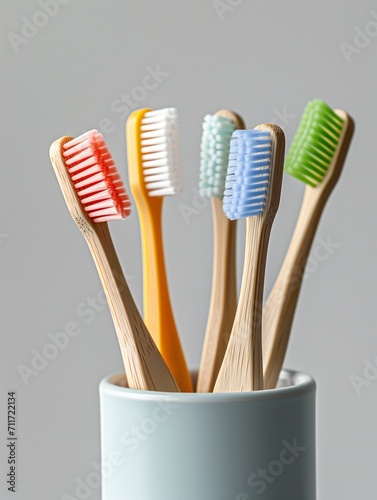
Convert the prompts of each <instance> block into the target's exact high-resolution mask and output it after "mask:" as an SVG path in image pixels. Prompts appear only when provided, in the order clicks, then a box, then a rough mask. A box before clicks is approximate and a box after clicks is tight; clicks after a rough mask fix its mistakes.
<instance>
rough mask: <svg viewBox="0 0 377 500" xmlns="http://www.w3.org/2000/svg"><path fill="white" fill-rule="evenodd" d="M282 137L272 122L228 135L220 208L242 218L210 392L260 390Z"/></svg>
mask: <svg viewBox="0 0 377 500" xmlns="http://www.w3.org/2000/svg"><path fill="white" fill-rule="evenodd" d="M284 148H285V137H284V133H283V131H282V130H281V129H280V128H279V127H277V126H276V125H258V127H256V128H255V129H254V130H236V131H235V132H234V133H233V135H232V140H231V145H230V154H229V164H228V172H227V178H226V185H225V187H226V190H225V195H224V205H223V208H224V212H225V214H226V215H227V217H228V218H229V219H231V220H234V219H240V218H246V247H245V261H244V268H243V276H242V284H241V291H240V298H239V302H238V307H237V311H236V316H235V320H234V323H233V328H232V332H231V335H230V339H229V343H228V347H227V350H226V353H225V356H224V360H223V363H222V365H221V368H220V372H219V375H218V377H217V380H216V384H215V388H214V392H241V391H253V390H260V389H263V366H262V365H263V363H262V339H261V332H262V321H261V319H262V300H263V287H264V274H265V267H266V257H267V248H268V241H269V237H270V232H271V227H272V223H273V221H274V218H275V215H276V212H277V209H278V206H279V201H280V191H281V183H282V175H283V163H284Z"/></svg>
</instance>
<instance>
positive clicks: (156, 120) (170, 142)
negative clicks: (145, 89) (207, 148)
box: [127, 108, 183, 198]
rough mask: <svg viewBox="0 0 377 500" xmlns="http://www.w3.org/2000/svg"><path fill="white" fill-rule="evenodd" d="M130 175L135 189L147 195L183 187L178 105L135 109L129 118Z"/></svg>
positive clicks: (160, 193) (168, 191)
mask: <svg viewBox="0 0 377 500" xmlns="http://www.w3.org/2000/svg"><path fill="white" fill-rule="evenodd" d="M127 148H128V158H129V161H128V165H129V178H130V186H131V190H132V192H133V193H134V194H135V192H136V191H142V192H143V193H144V195H146V196H147V197H157V198H158V197H163V196H169V195H175V194H178V193H180V192H181V190H182V184H183V182H182V171H181V163H180V156H179V141H178V113H177V110H176V109H175V108H165V109H159V110H157V111H153V110H150V109H142V110H137V111H134V112H133V113H132V114H131V115H130V117H129V118H128V120H127Z"/></svg>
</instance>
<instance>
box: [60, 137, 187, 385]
mask: <svg viewBox="0 0 377 500" xmlns="http://www.w3.org/2000/svg"><path fill="white" fill-rule="evenodd" d="M50 158H51V163H52V165H53V167H54V170H55V174H56V176H57V179H58V181H59V185H60V188H61V190H62V193H63V196H64V198H65V201H66V203H67V207H68V210H69V212H70V214H71V216H72V218H73V220H74V221H75V222H76V224H77V226H78V228H79V229H80V231H81V233H82V235H83V236H84V238H85V240H86V242H87V244H88V246H89V249H90V251H91V254H92V256H93V259H94V262H95V264H96V267H97V270H98V273H99V276H100V278H101V282H102V286H103V289H104V291H105V294H106V298H107V301H108V304H109V308H110V312H111V315H112V318H113V321H114V325H115V329H116V332H117V336H118V341H119V345H120V349H121V352H122V357H123V362H124V367H125V372H126V376H127V381H128V385H129V387H130V388H133V389H143V390H153V391H169V392H176V391H178V388H177V385H176V383H175V381H174V379H173V377H172V375H171V374H170V372H169V370H168V368H167V366H166V364H165V362H164V360H163V359H162V357H161V355H160V353H159V351H158V349H157V347H156V345H155V344H154V342H153V340H152V338H151V336H150V334H149V332H148V330H147V328H146V327H145V324H144V322H143V320H142V318H141V316H140V314H139V311H138V309H137V307H136V305H135V302H134V300H133V298H132V295H131V292H130V290H129V288H128V285H127V281H126V279H125V277H124V275H123V271H122V268H121V266H120V263H119V260H118V257H117V255H116V252H115V248H114V246H113V243H112V240H111V236H110V232H109V229H108V225H107V221H109V220H116V219H121V218H124V217H126V216H128V215H129V213H130V201H129V198H128V195H127V194H126V191H125V189H124V187H123V183H122V180H121V178H120V176H119V174H118V172H117V169H116V166H115V164H114V161H113V159H112V157H111V154H110V152H109V150H108V149H107V146H106V144H105V142H104V140H103V137H102V135H101V134H99V133H98V132H97V131H96V130H92V131H90V132H87V133H85V134H83V135H81V136H80V137H78V138H76V139H73V138H72V137H62V138H61V139H58V140H57V141H55V142H54V143H53V144H52V145H51V148H50Z"/></svg>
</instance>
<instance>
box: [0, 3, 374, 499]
mask: <svg viewBox="0 0 377 500" xmlns="http://www.w3.org/2000/svg"><path fill="white" fill-rule="evenodd" d="M218 5H220V4H218ZM223 5H227V6H228V8H227V10H226V11H225V12H224V13H223V14H222V15H219V13H218V12H217V11H216V3H215V2H212V1H211V0H209V1H207V0H206V1H203V0H202V1H199V0H195V1H193V0H191V1H190V2H182V1H181V2H177V1H173V0H171V1H167V0H164V1H158V2H157V1H152V0H149V1H147V0H141V1H140V0H139V1H137V2H136V1H107V2H105V1H102V2H101V1H99V0H95V1H93V0H92V1H89V0H81V1H80V2H74V1H71V2H68V3H67V4H66V5H61V6H60V9H59V12H58V13H57V14H56V15H55V16H54V17H53V18H51V19H49V20H48V23H47V24H46V25H45V26H44V27H41V28H40V29H39V30H38V32H37V34H36V35H35V36H34V37H33V38H31V39H30V40H29V41H28V43H25V44H22V45H21V46H20V47H19V48H20V50H19V53H15V51H14V50H13V49H12V46H11V44H10V42H9V39H8V34H9V33H10V32H14V33H17V34H21V28H22V24H23V21H22V18H23V16H26V17H27V18H28V19H32V18H33V15H34V14H35V13H36V12H37V11H39V10H40V6H39V5H38V3H37V1H34V0H33V1H30V0H28V1H26V0H22V1H17V2H14V0H2V2H1V11H2V12H1V14H2V15H1V37H2V38H1V40H2V44H1V65H2V72H1V89H2V98H1V118H2V120H1V122H2V129H1V134H0V137H1V162H2V175H1V182H0V200H1V216H0V217H1V223H0V234H1V237H0V238H1V239H0V241H1V243H0V261H1V276H0V280H1V297H0V304H1V306H0V307H1V315H0V321H1V332H2V337H1V338H2V348H1V366H2V376H1V397H2V402H1V408H2V410H1V412H0V415H1V419H2V420H1V422H0V424H1V427H0V428H1V433H2V434H1V435H2V437H3V438H2V441H1V443H2V444H1V446H2V451H1V453H0V457H1V464H2V467H1V470H2V471H4V472H3V478H2V479H1V493H0V496H1V498H8V497H9V498H14V497H16V498H19V499H22V500H52V499H59V500H60V499H62V498H64V494H67V495H71V497H73V498H76V497H75V487H76V480H77V479H78V478H81V479H83V480H85V478H86V477H87V476H88V474H90V473H91V472H93V471H94V470H95V468H93V462H96V463H99V460H100V456H99V415H98V383H99V381H100V380H101V379H102V377H104V376H105V375H107V374H109V373H113V372H119V371H121V370H122V362H121V357H120V353H119V349H118V345H117V341H116V337H115V333H114V330H113V326H112V322H111V318H110V315H109V312H108V310H107V308H104V309H103V310H101V311H98V312H96V313H95V320H94V321H93V322H91V323H86V322H85V317H82V316H79V315H78V313H77V308H78V307H79V306H80V304H82V303H83V302H85V301H86V300H87V298H88V297H95V296H96V295H97V293H98V292H99V290H100V283H99V279H98V277H97V275H96V272H95V268H94V265H93V262H92V259H91V257H90V255H89V251H88V249H87V247H86V245H85V242H84V240H83V238H82V236H81V234H80V232H79V231H78V230H77V228H76V226H75V224H74V223H73V221H72V220H71V218H70V216H69V214H68V212H67V209H66V206H65V203H64V201H63V198H62V195H61V193H60V190H59V188H58V185H57V181H56V179H55V176H54V174H53V171H52V168H51V166H50V163H49V158H48V148H49V145H50V143H51V142H52V141H53V140H54V139H56V138H58V137H60V136H62V135H73V136H77V135H79V134H80V133H82V132H84V131H85V130H87V129H90V128H99V127H100V124H101V123H102V122H101V121H102V120H103V119H104V118H107V119H109V120H111V129H112V131H111V133H108V134H105V139H106V141H107V142H108V145H109V147H110V149H111V151H112V152H113V155H114V157H115V160H116V162H117V165H118V167H119V169H120V170H121V172H122V174H123V176H124V178H125V180H126V181H127V173H126V151H125V141H124V125H125V120H124V119H123V117H122V116H121V113H119V111H118V112H116V111H114V106H116V103H115V104H114V101H116V99H119V98H120V97H121V95H122V94H130V93H131V92H132V91H133V89H134V88H135V86H138V85H140V84H141V82H142V80H143V77H144V75H146V67H148V66H149V67H151V68H155V67H156V65H160V68H161V70H162V71H164V72H165V73H168V75H166V76H165V77H164V78H163V79H162V81H161V82H160V83H159V84H158V85H157V87H156V88H155V89H154V90H150V91H148V92H147V95H146V96H145V98H144V99H143V100H142V101H140V102H139V103H138V104H137V107H145V106H150V107H153V108H157V109H158V108H162V107H166V106H176V107H177V108H178V109H179V112H180V125H181V149H182V158H183V167H184V173H185V190H184V192H183V194H182V195H180V196H178V197H176V198H171V199H168V200H166V203H165V211H164V236H165V247H166V261H167V267H168V275H169V279H170V289H171V295H172V302H173V306H174V310H175V314H176V320H177V323H178V326H179V330H180V332H181V336H182V342H183V344H184V348H185V352H186V354H187V358H188V362H189V364H190V366H191V367H197V366H198V363H199V359H200V350H201V345H202V339H203V334H204V328H205V324H206V318H207V311H208V302H209V292H210V283H211V269H212V265H211V259H212V230H211V211H210V208H209V206H208V205H205V202H203V200H201V201H200V200H199V203H202V205H205V206H202V208H200V209H199V210H198V213H196V214H195V215H192V216H191V217H190V219H189V221H188V222H187V221H185V220H184V218H183V216H182V213H181V209H182V204H186V205H188V206H191V207H195V203H198V200H197V199H196V193H195V189H196V185H197V179H198V161H199V160H198V158H199V143H200V135H201V123H202V119H203V116H204V115H205V114H206V113H212V112H215V111H216V110H218V109H219V108H230V109H234V110H235V111H237V112H239V113H240V114H242V115H243V117H244V118H245V120H246V122H247V124H248V126H249V127H253V126H255V125H256V124H258V123H260V122H266V121H270V120H273V121H275V122H276V123H278V124H279V125H282V126H283V128H284V130H285V132H286V136H287V143H288V145H289V144H290V142H291V140H292V137H293V134H294V133H295V130H296V128H297V125H298V123H299V119H300V115H301V113H302V110H303V108H304V106H305V104H306V102H307V101H308V100H310V99H313V98H315V97H320V98H322V99H324V100H325V101H327V102H328V103H329V104H330V105H331V106H333V107H342V108H344V109H346V110H348V111H349V113H350V114H351V115H353V117H354V118H355V120H356V125H357V130H356V134H355V137H354V141H353V144H352V147H351V151H350V154H349V156H348V159H347V162H346V166H345V172H344V174H343V176H342V179H341V182H340V183H339V185H338V186H337V188H336V190H335V192H334V194H333V196H332V197H331V199H330V202H329V204H328V206H327V208H326V211H325V213H324V215H323V218H322V221H321V224H320V227H319V229H318V233H317V238H316V241H315V243H314V245H315V246H316V245H318V244H320V243H319V241H320V238H322V239H323V240H326V238H328V237H329V238H331V240H332V241H333V242H335V243H337V244H338V246H337V247H336V248H335V249H334V250H333V252H332V253H331V254H328V259H327V260H324V261H322V262H315V261H311V268H310V272H309V273H308V275H307V278H306V279H305V283H304V285H303V289H302V294H301V297H300V302H299V307H298V311H297V314H296V318H295V323H294V326H293V331H292V337H291V342H290V346H289V352H288V355H287V359H286V363H285V364H286V366H287V367H291V368H295V369H301V370H304V371H307V372H309V373H310V374H312V375H313V376H314V377H315V378H316V380H317V382H318V491H319V494H318V498H320V499H321V500H325V499H335V498H342V499H351V498H363V500H372V499H374V498H375V495H376V489H375V480H376V478H375V474H376V446H377V437H376V434H377V433H376V410H377V407H376V395H377V381H367V384H368V385H364V386H363V387H362V388H361V389H360V390H359V392H360V394H357V391H356V390H355V388H354V387H353V385H352V381H351V379H350V377H351V378H352V376H356V375H357V376H360V377H363V369H364V360H365V359H368V360H370V361H371V362H375V358H376V355H377V346H376V340H375V320H373V318H374V317H375V309H374V308H375V286H374V285H375V281H376V278H377V276H376V266H375V252H376V243H377V238H376V232H375V227H376V221H375V214H376V199H377V196H376V178H377V173H376V169H375V165H376V160H375V152H374V148H375V116H376V105H375V89H376V53H377V40H376V39H374V38H371V39H370V42H369V43H367V42H365V43H364V45H365V47H363V48H360V49H357V50H358V52H357V53H353V54H352V55H351V56H350V57H349V59H350V60H349V62H348V61H347V58H346V57H345V55H344V54H343V52H342V49H341V45H340V44H341V43H342V42H346V43H349V44H352V45H354V41H353V39H354V36H355V34H356V31H355V27H360V28H361V29H364V27H365V25H366V24H367V23H368V22H370V21H372V20H373V17H372V14H371V10H372V9H375V10H376V11H377V6H376V3H375V2H373V1H365V0H364V1H362V2H361V1H360V0H358V1H356V0H353V1H348V2H346V3H345V2H343V1H341V0H332V1H331V2H328V1H324V0H321V1H317V2H302V1H299V0H295V1H292V0H289V1H285V2H273V1H264V2H256V1H246V0H245V1H244V2H240V1H239V0H238V1H236V0H224V1H223ZM376 17H377V14H376ZM42 23H43V19H42ZM371 29H373V26H372V27H371ZM358 42H360V40H359V41H358ZM284 110H286V112H287V113H288V114H289V115H290V117H289V119H288V120H285V121H286V122H287V123H282V121H281V119H279V113H280V114H281V113H284ZM273 117H274V118H273ZM303 190H304V186H303V185H301V184H300V183H299V182H297V181H295V180H294V179H291V178H288V176H285V178H284V185H283V193H282V200H281V206H280V211H279V213H278V216H277V218H276V221H275V224H274V228H273V233H272V239H271V244H270V251H269V258H268V268H267V276H266V293H268V292H269V290H270V289H271V287H272V284H273V281H274V279H275V277H276V275H277V272H278V269H279V267H280V265H281V263H282V259H283V257H284V254H285V251H286V249H287V246H288V243H289V241H290V238H291V234H292V230H293V227H294V224H295V221H296V217H297V213H298V210H299V207H300V203H301V198H302V194H303ZM243 229H244V226H243V225H242V224H241V225H240V230H239V243H240V245H239V249H238V253H239V255H238V257H239V260H238V263H239V270H238V271H239V275H240V273H241V271H242V242H243ZM111 232H112V234H113V236H114V240H115V244H116V247H117V250H118V252H119V255H120V259H121V262H122V264H123V266H124V270H125V272H126V274H127V275H128V277H129V279H130V286H131V289H132V292H133V293H134V296H135V299H136V301H137V303H138V304H139V305H141V295H142V290H141V283H142V281H141V278H142V269H141V254H140V237H139V226H138V218H137V215H136V210H134V213H133V215H132V217H130V218H129V219H128V220H127V221H126V222H117V223H113V224H111ZM70 321H75V322H76V323H77V324H78V325H79V327H80V330H81V332H80V334H79V335H78V336H77V337H75V338H73V339H71V340H70V343H69V345H68V346H67V347H66V348H65V349H64V350H61V351H59V354H58V355H57V357H56V358H55V359H53V360H51V361H49V363H48V365H47V366H46V367H45V369H44V370H42V371H40V372H39V373H38V374H37V375H36V376H31V377H30V378H29V379H28V382H29V384H28V385H27V386H26V385H25V384H24V383H23V381H22V380H21V377H20V375H19V372H18V367H19V366H20V365H24V366H28V367H30V366H31V360H32V349H36V350H37V351H39V352H41V350H42V349H43V347H44V346H45V345H46V344H47V343H49V342H50V340H49V338H48V334H49V333H53V334H56V333H57V332H59V331H61V330H62V329H64V328H65V325H66V323H67V322H70ZM11 389H15V390H17V392H18V405H19V419H18V433H19V446H18V461H19V462H18V466H19V468H18V491H17V494H16V495H13V496H12V495H11V494H10V493H8V492H7V491H6V486H5V479H4V476H5V457H6V449H5V405H6V393H7V391H8V390H11ZM68 498H69V497H68ZM88 498H90V499H99V498H100V492H99V488H94V489H93V490H92V491H91V493H90V496H89V497H88ZM261 498H262V496H261Z"/></svg>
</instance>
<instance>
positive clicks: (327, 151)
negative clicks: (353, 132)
mask: <svg viewBox="0 0 377 500" xmlns="http://www.w3.org/2000/svg"><path fill="white" fill-rule="evenodd" d="M344 124H345V120H344V119H342V118H341V117H340V116H339V114H337V113H336V112H335V111H333V110H332V109H331V108H330V107H329V106H327V104H325V103H324V102H323V101H321V100H320V99H316V100H314V101H311V102H309V103H308V104H307V106H306V108H305V110H304V113H303V116H302V119H301V122H300V125H299V127H298V130H297V133H296V135H295V137H294V139H293V142H292V145H291V147H290V149H289V152H288V155H287V158H286V160H285V171H286V172H287V173H288V174H290V175H292V176H293V177H296V178H297V179H298V180H300V181H302V182H304V183H305V184H308V185H309V186H311V187H316V186H318V185H319V184H320V183H321V182H322V181H323V179H324V177H325V175H326V173H327V172H328V170H329V167H330V165H331V164H332V162H333V159H334V155H335V154H336V152H337V150H338V146H339V143H340V141H341V136H342V134H343V131H344Z"/></svg>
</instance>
